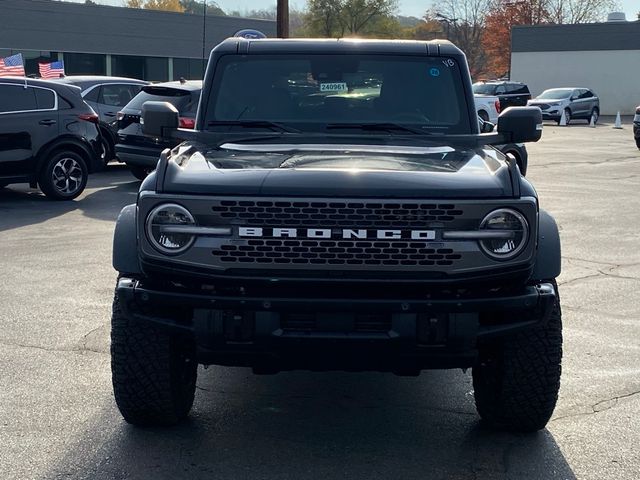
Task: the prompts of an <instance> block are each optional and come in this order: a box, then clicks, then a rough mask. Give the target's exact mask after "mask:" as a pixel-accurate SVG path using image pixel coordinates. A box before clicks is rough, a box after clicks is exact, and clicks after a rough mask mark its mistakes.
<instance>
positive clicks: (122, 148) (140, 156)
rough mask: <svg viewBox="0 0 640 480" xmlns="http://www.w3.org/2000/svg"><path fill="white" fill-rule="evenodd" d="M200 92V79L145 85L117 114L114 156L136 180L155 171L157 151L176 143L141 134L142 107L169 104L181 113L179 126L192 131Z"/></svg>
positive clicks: (175, 141)
mask: <svg viewBox="0 0 640 480" xmlns="http://www.w3.org/2000/svg"><path fill="white" fill-rule="evenodd" d="M201 90H202V81H199V80H181V81H176V82H166V83H157V84H155V85H148V86H146V87H143V88H142V91H141V92H140V93H138V95H136V96H135V97H134V98H133V100H131V101H130V102H129V103H128V104H127V105H126V106H125V107H124V108H123V109H122V110H121V111H120V112H118V143H117V144H116V156H117V157H118V159H120V161H121V162H124V163H126V164H127V165H128V166H129V168H130V169H131V172H132V173H133V175H134V176H135V177H136V178H138V179H140V180H142V179H144V178H145V177H146V176H147V175H148V174H149V172H150V171H152V170H153V169H154V168H156V164H157V163H158V158H160V152H162V150H164V149H165V148H172V147H174V146H176V145H177V144H178V143H179V142H178V141H177V140H163V139H158V138H149V137H145V136H144V135H143V133H142V128H141V126H140V113H141V111H142V105H144V103H145V102H148V101H160V102H169V103H171V104H172V105H173V106H174V107H175V108H176V109H177V110H178V112H179V114H180V118H179V122H180V127H181V128H187V129H192V128H193V126H194V124H195V118H196V111H197V109H198V100H199V99H200V91H201Z"/></svg>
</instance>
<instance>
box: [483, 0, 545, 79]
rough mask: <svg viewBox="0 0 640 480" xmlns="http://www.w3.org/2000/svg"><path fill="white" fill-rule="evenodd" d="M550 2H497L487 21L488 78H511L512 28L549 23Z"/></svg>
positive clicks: (505, 0)
mask: <svg viewBox="0 0 640 480" xmlns="http://www.w3.org/2000/svg"><path fill="white" fill-rule="evenodd" d="M546 3H547V2H546V0H528V1H520V2H514V1H510V0H497V1H496V2H495V3H494V5H493V6H492V7H491V10H490V12H489V13H488V14H487V15H486V17H485V25H484V27H485V28H484V32H483V34H482V48H483V49H484V52H485V55H486V58H487V63H486V67H485V70H486V72H485V73H487V74H488V75H490V76H494V77H503V76H505V75H508V73H509V68H510V63H511V61H510V60H511V27H513V26H514V25H537V24H540V23H545V22H546V21H547V19H548V15H549V13H548V11H547V9H546Z"/></svg>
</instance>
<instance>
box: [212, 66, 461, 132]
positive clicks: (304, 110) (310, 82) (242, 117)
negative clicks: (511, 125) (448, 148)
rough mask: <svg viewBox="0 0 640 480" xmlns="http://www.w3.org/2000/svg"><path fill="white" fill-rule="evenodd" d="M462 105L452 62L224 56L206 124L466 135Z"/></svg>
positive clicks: (218, 68)
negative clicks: (397, 127) (368, 127)
mask: <svg viewBox="0 0 640 480" xmlns="http://www.w3.org/2000/svg"><path fill="white" fill-rule="evenodd" d="M465 98H466V97H465V94H464V90H463V86H462V79H461V75H460V71H459V68H458V65H457V63H456V62H455V61H454V60H452V59H449V58H443V57H437V58H436V57H426V56H398V55H394V56H391V55H309V54H306V55H286V56H285V55H247V56H239V55H229V56H224V57H222V58H221V59H220V60H219V61H218V64H217V65H216V74H215V79H214V85H213V88H212V94H211V97H210V98H209V103H208V107H207V111H206V119H205V124H206V125H207V128H208V129H210V130H217V131H220V130H221V129H222V130H223V131H226V130H227V129H229V128H230V127H229V123H230V122H239V121H242V122H245V126H246V122H250V121H262V122H274V123H278V124H280V125H286V126H287V127H293V128H296V129H299V130H301V131H306V132H319V131H321V132H326V131H327V128H332V127H335V126H336V124H339V126H340V127H343V128H344V127H346V128H349V127H350V125H354V128H358V127H357V125H359V124H372V123H379V124H401V125H410V126H411V127H414V128H419V129H420V131H421V132H422V131H424V132H425V133H430V132H433V133H470V125H469V114H468V111H467V105H466V102H465ZM225 122H227V124H226V126H225V125H223V124H224V123H225ZM345 124H347V125H345ZM378 133H379V132H378Z"/></svg>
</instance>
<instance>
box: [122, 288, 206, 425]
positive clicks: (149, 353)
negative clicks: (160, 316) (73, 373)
mask: <svg viewBox="0 0 640 480" xmlns="http://www.w3.org/2000/svg"><path fill="white" fill-rule="evenodd" d="M194 352H195V347H194V343H193V340H191V339H188V338H185V337H181V336H178V335H170V334H168V333H166V332H165V331H162V330H160V329H158V328H156V327H154V326H152V325H148V324H145V323H142V322H140V321H136V320H134V319H129V318H127V317H126V316H125V315H124V314H123V312H122V309H121V307H120V301H119V299H118V294H117V292H116V295H115V297H114V300H113V315H112V321H111V373H112V380H113V391H114V395H115V399H116V404H117V405H118V408H119V410H120V413H121V414H122V416H123V417H124V419H125V420H126V421H127V422H129V423H131V424H134V425H140V426H164V425H173V424H175V423H177V422H179V421H180V420H182V419H184V418H185V417H186V416H187V415H188V413H189V411H190V410H191V406H192V405H193V398H194V394H195V388H196V377H197V367H198V364H197V362H196V361H195V359H194V357H195V355H194Z"/></svg>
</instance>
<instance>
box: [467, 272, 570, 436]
mask: <svg viewBox="0 0 640 480" xmlns="http://www.w3.org/2000/svg"><path fill="white" fill-rule="evenodd" d="M553 283H554V287H555V289H556V295H557V292H558V287H557V285H556V284H555V282H553ZM479 350H480V355H479V359H478V364H477V365H476V366H475V367H474V368H473V388H474V396H475V401H476V408H477V410H478V413H479V414H480V417H481V418H482V420H483V421H484V422H485V423H486V424H488V425H489V426H491V427H495V428H501V429H506V430H515V431H522V432H532V431H536V430H540V429H542V428H544V427H545V425H546V424H547V422H548V421H549V419H550V418H551V415H552V414H553V410H554V408H555V405H556V401H557V399H558V391H559V389H560V373H561V360H562V315H561V311H560V301H559V297H558V296H556V303H555V305H554V308H553V311H552V312H551V315H550V318H549V321H548V322H547V324H546V325H544V326H541V327H536V328H534V329H530V330H525V331H523V332H521V333H518V334H516V335H514V336H510V337H506V338H504V339H502V340H500V341H496V342H492V343H487V344H484V345H480V347H479Z"/></svg>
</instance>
